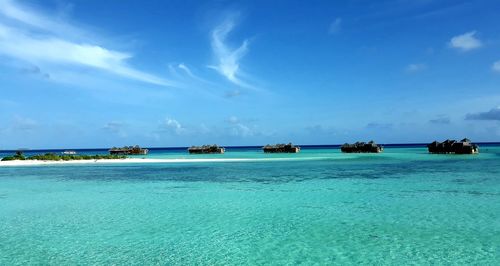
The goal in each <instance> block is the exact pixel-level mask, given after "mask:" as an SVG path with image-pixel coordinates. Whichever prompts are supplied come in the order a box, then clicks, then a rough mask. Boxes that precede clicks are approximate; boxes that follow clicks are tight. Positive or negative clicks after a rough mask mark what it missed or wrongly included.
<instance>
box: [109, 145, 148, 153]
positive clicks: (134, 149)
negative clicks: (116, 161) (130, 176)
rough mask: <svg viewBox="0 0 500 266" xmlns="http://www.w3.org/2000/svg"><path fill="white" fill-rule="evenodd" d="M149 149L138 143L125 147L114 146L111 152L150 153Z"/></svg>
mask: <svg viewBox="0 0 500 266" xmlns="http://www.w3.org/2000/svg"><path fill="white" fill-rule="evenodd" d="M148 152H149V150H148V149H143V148H141V147H139V146H138V145H135V146H125V147H123V148H117V147H113V148H111V149H109V154H114V155H146V154H148Z"/></svg>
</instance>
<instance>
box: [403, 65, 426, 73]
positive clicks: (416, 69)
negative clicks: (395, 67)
mask: <svg viewBox="0 0 500 266" xmlns="http://www.w3.org/2000/svg"><path fill="white" fill-rule="evenodd" d="M425 69H427V65H426V64H409V65H408V66H406V68H405V70H406V72H408V73H416V72H420V71H423V70H425Z"/></svg>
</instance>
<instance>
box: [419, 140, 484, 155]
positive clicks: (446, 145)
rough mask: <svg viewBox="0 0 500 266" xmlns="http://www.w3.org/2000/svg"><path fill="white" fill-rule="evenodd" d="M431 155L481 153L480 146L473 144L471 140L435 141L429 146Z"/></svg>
mask: <svg viewBox="0 0 500 266" xmlns="http://www.w3.org/2000/svg"><path fill="white" fill-rule="evenodd" d="M427 148H428V150H429V153H438V154H450V153H451V154H476V153H479V146H477V145H476V144H473V143H471V141H470V139H468V138H465V139H463V140H461V141H455V140H450V139H447V140H445V141H443V142H439V141H434V142H433V143H431V144H429V145H427Z"/></svg>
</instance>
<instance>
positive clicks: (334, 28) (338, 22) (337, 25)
mask: <svg viewBox="0 0 500 266" xmlns="http://www.w3.org/2000/svg"><path fill="white" fill-rule="evenodd" d="M341 28H342V18H336V19H335V20H334V21H333V22H332V23H331V24H330V27H329V28H328V33H330V34H336V33H339V32H340V30H341Z"/></svg>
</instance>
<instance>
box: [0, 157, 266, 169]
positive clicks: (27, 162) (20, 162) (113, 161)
mask: <svg viewBox="0 0 500 266" xmlns="http://www.w3.org/2000/svg"><path fill="white" fill-rule="evenodd" d="M256 160H259V159H244V158H232V159H213V158H212V159H145V158H144V159H141V158H127V159H102V160H73V161H40V160H14V161H0V167H2V166H37V165H66V164H68V165H70V164H127V163H200V162H245V161H256Z"/></svg>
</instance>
